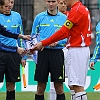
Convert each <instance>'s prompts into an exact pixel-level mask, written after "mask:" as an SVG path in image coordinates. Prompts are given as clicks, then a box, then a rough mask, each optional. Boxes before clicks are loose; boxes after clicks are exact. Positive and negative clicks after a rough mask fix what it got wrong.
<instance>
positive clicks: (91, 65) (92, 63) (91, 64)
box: [90, 62, 95, 70]
mask: <svg viewBox="0 0 100 100" xmlns="http://www.w3.org/2000/svg"><path fill="white" fill-rule="evenodd" d="M90 68H91V69H92V70H95V68H94V62H90Z"/></svg>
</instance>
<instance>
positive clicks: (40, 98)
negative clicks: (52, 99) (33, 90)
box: [35, 94, 44, 100]
mask: <svg viewBox="0 0 100 100" xmlns="http://www.w3.org/2000/svg"><path fill="white" fill-rule="evenodd" d="M35 100H44V95H37V94H35Z"/></svg>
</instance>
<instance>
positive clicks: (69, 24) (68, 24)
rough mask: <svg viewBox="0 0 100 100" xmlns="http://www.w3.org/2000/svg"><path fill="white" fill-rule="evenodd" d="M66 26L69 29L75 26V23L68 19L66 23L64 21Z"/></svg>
mask: <svg viewBox="0 0 100 100" xmlns="http://www.w3.org/2000/svg"><path fill="white" fill-rule="evenodd" d="M64 26H65V27H67V28H68V29H71V28H72V26H73V23H72V22H71V21H69V20H67V21H66V22H65V23H64Z"/></svg>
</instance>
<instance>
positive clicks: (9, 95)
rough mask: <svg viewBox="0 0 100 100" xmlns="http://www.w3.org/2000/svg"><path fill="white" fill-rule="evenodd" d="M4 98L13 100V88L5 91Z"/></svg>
mask: <svg viewBox="0 0 100 100" xmlns="http://www.w3.org/2000/svg"><path fill="white" fill-rule="evenodd" d="M6 100H15V90H14V91H6Z"/></svg>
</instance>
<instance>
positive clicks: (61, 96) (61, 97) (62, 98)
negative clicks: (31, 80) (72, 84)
mask: <svg viewBox="0 0 100 100" xmlns="http://www.w3.org/2000/svg"><path fill="white" fill-rule="evenodd" d="M56 100H65V94H64V93H63V94H57V99H56Z"/></svg>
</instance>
